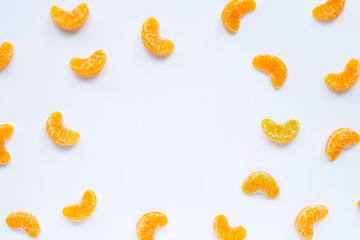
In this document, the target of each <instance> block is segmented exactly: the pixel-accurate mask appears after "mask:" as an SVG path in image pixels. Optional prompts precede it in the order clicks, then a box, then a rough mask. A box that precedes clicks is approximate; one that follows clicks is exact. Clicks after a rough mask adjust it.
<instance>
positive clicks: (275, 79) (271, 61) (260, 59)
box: [253, 54, 287, 88]
mask: <svg viewBox="0 0 360 240" xmlns="http://www.w3.org/2000/svg"><path fill="white" fill-rule="evenodd" d="M253 66H254V67H255V68H256V69H259V70H262V71H264V72H266V73H268V75H269V77H270V80H271V83H272V85H273V86H274V88H279V87H281V86H282V85H283V84H284V82H285V80H286V77H287V68H286V65H285V63H284V62H283V61H282V60H281V59H280V58H278V57H276V56H274V55H270V54H260V55H258V56H256V57H254V59H253Z"/></svg>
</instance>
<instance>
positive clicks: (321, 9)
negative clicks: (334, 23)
mask: <svg viewBox="0 0 360 240" xmlns="http://www.w3.org/2000/svg"><path fill="white" fill-rule="evenodd" d="M344 7H345V0H328V1H327V2H325V3H323V4H321V5H319V6H317V7H316V8H314V9H313V15H314V17H316V18H317V19H319V20H331V19H334V18H337V17H338V16H339V15H340V14H341V13H342V11H343V10H344Z"/></svg>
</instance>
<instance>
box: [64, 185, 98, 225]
mask: <svg viewBox="0 0 360 240" xmlns="http://www.w3.org/2000/svg"><path fill="white" fill-rule="evenodd" d="M96 202H97V199H96V195H95V193H94V192H93V191H92V190H87V191H86V192H85V193H84V195H83V197H82V198H81V200H80V201H79V202H78V203H76V204H74V205H70V206H67V207H65V208H64V209H63V215H64V216H65V217H66V218H67V219H69V220H74V221H80V220H84V219H86V218H88V217H89V216H90V215H91V214H92V213H93V212H94V210H95V207H96Z"/></svg>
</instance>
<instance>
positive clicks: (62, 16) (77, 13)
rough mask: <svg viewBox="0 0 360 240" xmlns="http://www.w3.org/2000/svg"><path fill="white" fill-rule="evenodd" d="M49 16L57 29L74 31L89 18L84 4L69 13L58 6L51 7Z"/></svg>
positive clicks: (87, 9)
mask: <svg viewBox="0 0 360 240" xmlns="http://www.w3.org/2000/svg"><path fill="white" fill-rule="evenodd" d="M50 16H51V19H52V20H53V21H54V23H56V24H57V25H58V26H59V27H61V28H64V29H68V30H74V29H77V28H79V27H81V26H82V25H83V24H84V23H85V22H86V20H87V19H88V16H89V8H88V5H87V4H86V3H81V4H79V5H78V6H77V7H76V8H74V9H73V10H71V11H66V10H64V9H62V8H60V7H58V6H52V7H51V9H50Z"/></svg>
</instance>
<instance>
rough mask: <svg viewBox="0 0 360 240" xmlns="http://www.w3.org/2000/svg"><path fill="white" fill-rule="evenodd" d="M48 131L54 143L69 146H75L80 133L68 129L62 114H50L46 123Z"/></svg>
mask: <svg viewBox="0 0 360 240" xmlns="http://www.w3.org/2000/svg"><path fill="white" fill-rule="evenodd" d="M46 131H47V133H48V135H49V137H50V139H51V140H53V142H54V143H56V144H59V145H63V146H69V145H73V144H75V143H76V142H77V141H78V140H79V139H80V135H79V133H77V132H75V131H74V130H71V129H70V128H68V127H66V126H65V125H64V123H63V120H62V115H61V113H60V112H54V113H52V114H50V116H49V118H48V120H47V122H46Z"/></svg>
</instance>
